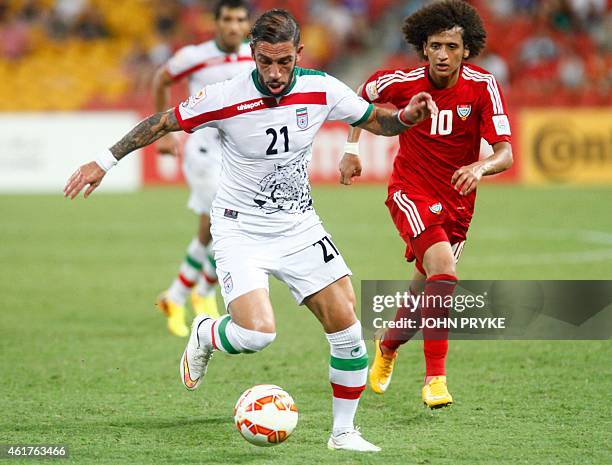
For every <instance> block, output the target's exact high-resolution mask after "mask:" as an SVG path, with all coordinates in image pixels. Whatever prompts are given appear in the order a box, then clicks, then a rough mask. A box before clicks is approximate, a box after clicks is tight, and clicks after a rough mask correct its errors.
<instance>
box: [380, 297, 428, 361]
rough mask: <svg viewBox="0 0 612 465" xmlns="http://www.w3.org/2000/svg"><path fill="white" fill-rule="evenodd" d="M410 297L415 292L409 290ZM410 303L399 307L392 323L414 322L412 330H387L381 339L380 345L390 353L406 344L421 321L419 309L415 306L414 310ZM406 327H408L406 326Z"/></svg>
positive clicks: (407, 328)
mask: <svg viewBox="0 0 612 465" xmlns="http://www.w3.org/2000/svg"><path fill="white" fill-rule="evenodd" d="M409 293H410V295H411V296H416V294H415V292H414V291H413V290H412V288H411V289H409ZM413 309H414V306H413V305H412V301H408V305H406V306H402V307H399V308H398V309H397V313H396V314H395V319H394V321H396V322H399V321H401V322H404V323H407V322H408V321H409V320H410V321H414V326H415V327H414V328H409V327H406V328H389V329H387V331H385V334H384V335H383V337H382V341H381V343H380V344H381V345H382V346H384V347H385V348H386V349H389V350H390V351H392V352H395V351H396V350H397V349H398V348H399V346H401V345H402V344H405V343H406V342H408V341H409V340H410V339H412V337H413V336H414V335H415V334H416V333H417V331H418V326H419V322H420V321H421V307H420V306H417V308H416V309H414V311H413ZM406 326H408V325H407V324H406Z"/></svg>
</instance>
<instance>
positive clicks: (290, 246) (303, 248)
mask: <svg viewBox="0 0 612 465" xmlns="http://www.w3.org/2000/svg"><path fill="white" fill-rule="evenodd" d="M220 222H222V223H225V224H223V225H222V226H221V225H219V223H220ZM231 222H234V224H233V225H232V224H231ZM234 225H235V227H232V226H234ZM220 229H221V231H219V230H220ZM215 233H217V234H215ZM216 236H217V237H216ZM213 249H214V252H215V260H216V262H217V275H218V276H219V284H220V288H221V294H222V295H223V299H224V301H225V306H226V308H227V307H228V306H229V304H230V303H231V302H232V301H233V300H234V299H236V298H237V297H240V296H241V295H244V294H246V293H247V292H250V291H253V290H255V289H266V290H268V289H269V287H268V275H270V274H271V275H272V276H274V277H275V278H277V279H278V280H280V281H282V282H284V283H285V284H287V286H289V290H290V291H291V294H292V295H293V297H294V298H295V300H296V302H297V303H298V305H302V303H303V302H304V299H305V298H306V297H308V296H310V295H312V294H315V293H316V292H318V291H320V290H321V289H323V288H325V287H327V286H329V285H330V284H331V283H333V282H335V281H337V280H338V279H340V278H342V277H344V276H349V275H351V274H352V273H351V270H350V269H349V268H348V266H347V265H346V263H345V261H344V258H342V255H341V254H340V252H339V250H338V248H337V246H336V245H335V244H334V243H333V242H332V240H331V235H330V234H329V233H327V231H325V229H324V228H323V225H321V224H320V223H317V224H315V225H313V226H312V227H309V228H308V229H306V230H302V231H298V232H296V234H287V233H285V234H283V235H279V236H276V237H270V236H261V235H260V236H255V235H251V234H248V233H245V232H244V230H241V229H240V227H239V223H238V221H237V220H231V219H225V218H223V219H219V218H218V217H214V218H213Z"/></svg>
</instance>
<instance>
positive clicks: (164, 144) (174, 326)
mask: <svg viewBox="0 0 612 465" xmlns="http://www.w3.org/2000/svg"><path fill="white" fill-rule="evenodd" d="M214 14H215V25H216V35H215V38H214V39H213V40H209V41H207V42H203V43H201V44H199V45H188V46H186V47H183V48H181V49H180V50H178V51H177V52H176V54H175V55H174V56H173V57H172V58H170V60H168V62H167V63H166V64H165V65H163V66H162V67H160V68H159V69H158V70H157V72H156V74H155V78H154V79H153V91H154V94H155V107H156V111H164V110H166V109H167V108H168V100H169V88H170V86H171V85H173V84H175V83H177V82H179V81H181V80H182V79H184V78H187V79H188V83H189V94H190V95H194V94H196V93H197V92H198V91H199V90H200V89H201V88H202V87H204V86H205V85H208V84H214V83H216V82H221V81H224V80H226V79H230V78H232V77H234V76H236V75H238V74H240V73H242V72H244V71H249V70H251V69H252V68H253V67H254V63H253V58H252V57H251V48H250V47H249V45H248V43H246V42H245V39H246V36H247V34H248V32H249V6H248V4H247V3H246V2H245V1H244V0H220V1H219V2H218V3H217V4H216V6H215V10H214ZM157 151H158V152H159V153H162V154H172V155H174V156H177V155H178V152H179V139H178V137H177V136H176V135H175V134H173V133H169V134H166V135H165V136H164V137H162V138H161V139H160V140H158V141H157ZM183 173H184V174H185V179H187V183H188V184H189V188H190V190H191V194H190V196H189V202H188V204H187V205H188V207H189V208H190V209H191V210H193V211H194V212H195V213H196V214H197V215H199V225H198V235H197V237H194V238H193V239H192V240H191V242H190V244H189V246H188V248H187V254H186V256H185V258H184V260H183V262H182V263H181V266H180V269H179V273H178V276H177V277H176V279H175V280H174V281H173V282H172V285H171V286H170V288H169V289H168V290H167V291H165V292H163V293H162V294H161V295H160V296H159V298H158V300H157V304H158V306H159V308H160V309H161V310H162V311H163V312H164V313H165V314H166V316H167V318H168V321H167V323H168V330H169V331H170V333H172V334H175V335H176V336H187V335H188V334H189V328H188V327H187V325H186V324H185V301H186V300H187V297H188V296H189V294H190V293H191V303H192V306H193V309H194V311H195V313H196V314H200V313H206V314H208V315H213V316H219V311H218V310H217V300H216V298H215V288H216V284H217V282H218V280H217V272H216V264H215V260H214V258H213V254H212V250H211V247H210V245H211V235H210V208H211V205H212V200H213V197H214V195H215V193H216V192H217V186H218V183H219V175H220V173H221V144H220V141H219V133H218V132H217V130H216V129H214V128H205V129H202V130H201V131H198V132H196V133H195V134H193V135H191V136H189V138H188V139H187V142H186V144H185V150H184V158H183ZM192 289H193V292H192Z"/></svg>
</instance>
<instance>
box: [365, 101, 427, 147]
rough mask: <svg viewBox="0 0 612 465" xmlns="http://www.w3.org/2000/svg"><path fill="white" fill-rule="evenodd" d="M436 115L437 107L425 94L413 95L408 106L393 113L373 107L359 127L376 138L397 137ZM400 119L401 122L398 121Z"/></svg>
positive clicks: (392, 111)
mask: <svg viewBox="0 0 612 465" xmlns="http://www.w3.org/2000/svg"><path fill="white" fill-rule="evenodd" d="M436 113H438V107H437V106H436V104H435V102H434V101H433V99H432V98H431V95H429V94H428V93H427V92H419V93H418V94H416V95H414V96H413V97H412V98H411V99H410V102H409V103H408V105H406V107H405V108H404V109H402V110H399V111H395V110H389V109H387V108H381V107H374V111H373V112H372V114H371V115H370V117H369V118H368V119H367V121H365V122H364V123H362V124H360V125H359V127H360V128H362V129H365V130H366V131H370V132H372V133H374V134H376V135H378V136H397V135H398V134H400V133H401V132H404V131H405V130H406V129H408V128H409V127H411V126H413V125H415V124H416V123H420V122H421V121H424V120H425V119H427V118H429V117H430V116H431V115H432V114H436ZM400 118H401V120H402V121H400Z"/></svg>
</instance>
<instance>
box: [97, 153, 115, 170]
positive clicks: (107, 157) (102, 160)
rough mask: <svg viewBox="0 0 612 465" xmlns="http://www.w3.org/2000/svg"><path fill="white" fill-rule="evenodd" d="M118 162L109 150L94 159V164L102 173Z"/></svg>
mask: <svg viewBox="0 0 612 465" xmlns="http://www.w3.org/2000/svg"><path fill="white" fill-rule="evenodd" d="M118 161H119V160H117V159H116V158H115V156H114V155H113V154H112V153H111V151H110V150H108V149H106V150H104V151H103V152H100V154H98V156H97V157H96V163H97V164H98V166H99V167H100V168H102V169H103V170H104V171H108V170H110V169H111V168H112V167H113V166H115V165H116V164H117V163H118Z"/></svg>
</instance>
